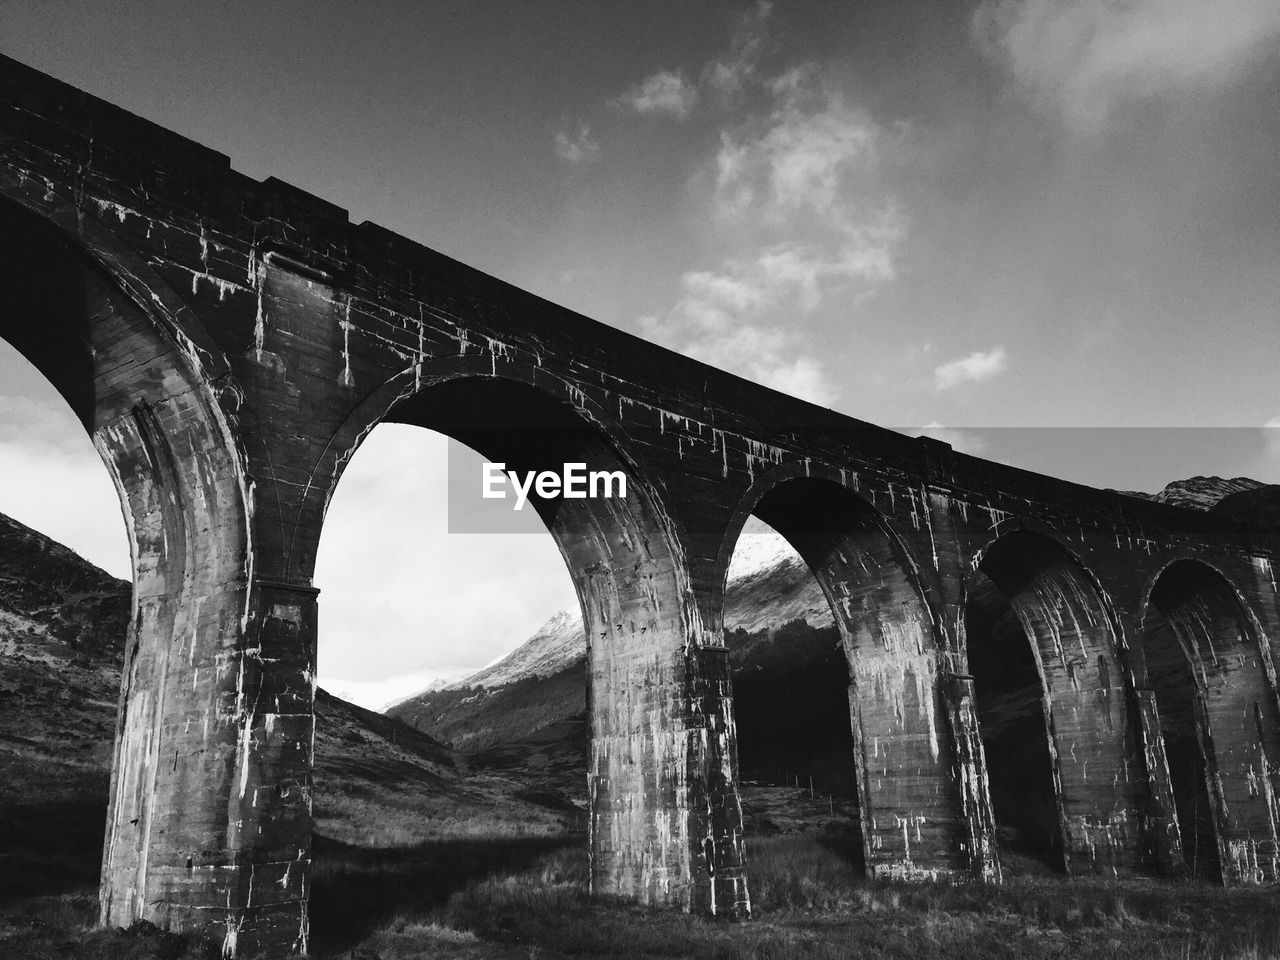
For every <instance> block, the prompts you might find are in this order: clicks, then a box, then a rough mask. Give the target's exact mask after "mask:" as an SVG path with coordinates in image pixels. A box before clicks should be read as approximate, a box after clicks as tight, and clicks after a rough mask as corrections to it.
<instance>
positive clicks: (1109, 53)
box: [973, 0, 1280, 134]
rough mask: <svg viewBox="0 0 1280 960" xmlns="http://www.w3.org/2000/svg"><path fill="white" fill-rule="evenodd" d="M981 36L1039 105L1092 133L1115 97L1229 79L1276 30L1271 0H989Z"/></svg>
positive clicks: (1278, 14)
mask: <svg viewBox="0 0 1280 960" xmlns="http://www.w3.org/2000/svg"><path fill="white" fill-rule="evenodd" d="M973 28H974V35H975V38H976V39H977V41H978V43H979V45H980V46H982V47H983V48H984V49H985V50H986V52H987V53H988V54H989V55H991V56H992V57H993V58H994V59H997V60H999V61H1000V62H1002V63H1003V64H1004V65H1005V66H1006V68H1007V69H1008V70H1009V72H1010V74H1011V75H1012V78H1013V80H1014V81H1015V83H1016V84H1017V85H1018V86H1019V87H1020V88H1021V89H1022V90H1023V91H1024V92H1025V93H1026V94H1027V95H1028V96H1029V97H1030V99H1031V100H1032V101H1033V102H1034V103H1035V104H1036V105H1037V107H1039V108H1040V109H1041V110H1043V111H1044V112H1047V113H1050V114H1057V115H1060V116H1061V117H1062V118H1063V119H1064V120H1065V122H1066V123H1067V124H1068V125H1069V126H1070V127H1071V128H1073V129H1075V130H1077V131H1078V132H1082V133H1087V134H1094V133H1097V132H1099V131H1100V130H1101V129H1102V128H1103V127H1104V126H1105V124H1106V122H1107V119H1108V117H1109V116H1110V114H1111V113H1112V111H1113V110H1114V109H1115V108H1116V107H1117V106H1119V105H1121V104H1124V103H1129V102H1134V101H1139V100H1143V99H1147V98H1150V97H1153V96H1157V95H1160V94H1163V93H1166V92H1169V91H1174V90H1179V89H1188V88H1191V87H1195V86H1208V87H1213V86H1220V85H1223V84H1227V83H1229V82H1231V81H1232V80H1233V79H1234V78H1235V77H1236V76H1238V75H1239V74H1240V72H1241V71H1242V70H1243V69H1244V68H1245V67H1246V66H1247V65H1248V64H1250V63H1251V62H1252V61H1254V60H1255V59H1256V58H1259V57H1261V56H1264V55H1266V54H1267V53H1269V52H1271V51H1274V49H1275V44H1276V40H1277V38H1278V37H1280V4H1277V3H1276V2H1275V0H1214V2H1212V3H1209V2H1205V0H1128V2H1123V3H1120V2H1116V0H998V2H997V0H988V2H985V3H983V4H982V6H980V7H979V8H978V10H977V12H976V13H975V15H974V20H973Z"/></svg>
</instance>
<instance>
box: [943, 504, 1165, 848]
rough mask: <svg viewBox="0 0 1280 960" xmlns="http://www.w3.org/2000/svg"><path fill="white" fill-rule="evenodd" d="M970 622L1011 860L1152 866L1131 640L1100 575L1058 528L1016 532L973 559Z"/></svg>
mask: <svg viewBox="0 0 1280 960" xmlns="http://www.w3.org/2000/svg"><path fill="white" fill-rule="evenodd" d="M964 622H965V651H966V656H967V659H968V664H969V670H970V673H971V674H972V675H973V677H974V683H975V687H976V694H977V702H978V716H979V725H980V729H981V735H982V740H983V744H984V748H985V754H986V759H987V773H988V778H989V783H990V791H991V798H992V805H993V808H994V811H995V816H996V823H997V826H998V828H999V830H998V836H999V838H1000V839H1001V842H1002V845H1003V847H1004V848H1005V849H1004V853H1003V854H1002V860H1003V861H1004V862H1006V863H1011V862H1012V860H1013V856H1014V855H1016V854H1019V853H1020V854H1022V855H1025V856H1029V857H1030V858H1031V859H1033V860H1039V861H1041V862H1042V863H1044V864H1045V865H1047V866H1049V867H1052V868H1055V869H1060V870H1065V871H1067V872H1070V873H1088V872H1107V873H1117V872H1130V871H1134V870H1147V869H1150V868H1151V867H1152V866H1153V864H1152V862H1151V857H1150V856H1149V855H1148V854H1146V853H1145V852H1144V851H1145V846H1144V844H1145V842H1146V841H1147V840H1148V839H1149V838H1147V837H1146V836H1145V833H1144V831H1145V821H1144V820H1143V817H1142V815H1141V812H1142V811H1143V810H1144V809H1145V807H1146V800H1147V796H1146V792H1145V785H1146V783H1147V774H1146V770H1145V768H1144V766H1143V764H1142V762H1141V758H1142V750H1141V748H1140V736H1139V732H1138V730H1137V729H1136V725H1135V724H1134V722H1133V710H1132V696H1131V691H1130V690H1129V687H1128V684H1127V682H1126V663H1125V662H1124V656H1123V653H1124V645H1123V642H1122V639H1121V634H1120V631H1119V627H1118V625H1117V621H1116V618H1115V615H1114V612H1113V608H1112V604H1111V601H1110V599H1109V598H1108V597H1107V595H1106V594H1105V592H1104V591H1103V590H1102V588H1101V586H1100V585H1099V584H1098V582H1097V580H1096V578H1095V577H1094V576H1093V575H1092V574H1091V573H1090V572H1089V570H1088V569H1087V568H1086V567H1085V566H1084V564H1083V563H1081V561H1080V560H1079V559H1078V558H1077V557H1075V555H1074V554H1073V553H1072V552H1071V551H1070V550H1069V549H1068V548H1067V547H1066V546H1065V545H1064V544H1063V542H1062V541H1061V539H1060V538H1058V537H1056V536H1054V535H1053V534H1052V533H1050V532H1046V531H1043V530H1039V529H1031V528H1021V527H1020V528H1017V529H1013V530H1010V531H1009V532H1007V533H1004V534H1001V535H999V536H998V537H996V538H995V539H994V540H993V541H992V542H990V543H989V544H987V545H986V546H985V547H983V548H982V549H981V550H979V551H978V552H977V553H976V554H975V557H974V560H973V562H972V563H971V564H970V571H969V573H968V575H967V577H966V583H965V603H964Z"/></svg>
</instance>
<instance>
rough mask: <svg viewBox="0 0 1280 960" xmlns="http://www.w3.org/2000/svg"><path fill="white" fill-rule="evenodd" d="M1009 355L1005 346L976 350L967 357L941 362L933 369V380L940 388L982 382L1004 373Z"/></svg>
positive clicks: (947, 388)
mask: <svg viewBox="0 0 1280 960" xmlns="http://www.w3.org/2000/svg"><path fill="white" fill-rule="evenodd" d="M1008 367H1009V356H1008V354H1007V353H1005V349H1004V347H993V348H992V349H990V350H975V351H974V352H973V353H971V354H969V355H968V356H966V357H960V358H959V359H957V360H951V361H949V362H948V363H944V364H940V365H939V366H937V367H935V368H934V370H933V382H934V386H936V387H937V388H938V389H939V390H950V389H952V388H953V387H958V386H961V385H962V384H966V383H981V382H982V381H984V380H990V379H991V378H992V377H995V376H998V375H1000V374H1001V373H1004V371H1005V370H1007V369H1008Z"/></svg>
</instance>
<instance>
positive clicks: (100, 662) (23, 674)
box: [0, 514, 580, 893]
mask: <svg viewBox="0 0 1280 960" xmlns="http://www.w3.org/2000/svg"><path fill="white" fill-rule="evenodd" d="M131 593H132V588H131V586H130V584H129V583H127V582H126V581H123V580H118V579H116V578H115V577H112V576H110V575H109V574H107V573H105V572H103V571H102V570H99V569H98V568H96V567H94V566H93V565H92V564H90V563H88V562H87V561H86V560H84V559H82V558H81V557H79V556H78V555H77V554H75V553H74V552H72V551H71V550H69V549H67V548H66V547H64V546H62V545H60V544H58V543H55V542H54V541H52V540H50V539H49V538H48V537H45V536H43V535H42V534H40V533H38V532H36V531H35V530H32V529H31V528H29V527H26V526H24V525H23V524H21V523H18V522H17V521H15V520H13V519H11V518H9V517H6V516H4V515H3V514H0V838H3V839H0V893H2V892H4V891H5V890H6V889H7V888H8V886H9V885H13V886H14V887H15V888H16V887H22V888H23V889H27V888H29V887H30V886H31V885H32V884H35V886H36V887H39V886H40V884H41V883H42V882H45V881H44V880H42V879H41V878H42V877H44V878H47V882H48V883H51V884H66V883H92V882H93V881H94V879H95V878H96V876H97V870H98V865H99V860H100V858H101V854H102V830H103V825H104V823H105V820H106V804H107V791H108V783H109V779H110V770H111V753H112V739H113V737H114V733H115V723H116V711H117V704H118V698H119V693H120V670H121V664H122V662H123V657H124V641H125V637H126V634H127V631H128V625H129V619H130V614H131V607H132V597H131ZM461 759H462V758H461V757H460V755H459V754H458V753H457V752H456V751H455V750H453V749H452V748H450V747H447V746H445V745H444V744H442V743H440V742H439V740H437V739H435V738H434V737H432V736H430V735H429V734H428V733H425V732H423V731H422V730H419V729H415V728H413V727H409V726H406V725H405V724H403V723H400V722H398V721H397V720H395V719H394V718H392V717H388V716H385V715H383V714H379V713H374V712H373V711H370V710H365V709H363V708H361V707H358V706H356V705H355V704H352V703H348V702H346V701H345V700H341V699H339V698H337V697H333V696H331V695H329V694H328V693H326V692H325V691H324V690H317V691H316V736H315V775H314V791H313V796H314V804H315V805H314V813H315V823H316V830H317V832H318V833H320V834H322V835H324V836H325V837H328V838H330V839H333V840H338V841H341V842H343V843H346V844H358V845H376V846H390V845H400V844H409V843H416V842H420V841H425V840H430V839H437V838H445V837H455V836H476V835H491V836H500V835H503V834H506V835H530V834H556V833H563V832H565V831H568V830H574V829H577V828H578V827H579V826H580V815H579V813H578V811H577V810H576V809H575V808H574V807H573V806H572V805H571V804H570V803H569V802H568V801H567V799H566V798H564V797H563V796H560V795H557V794H554V793H550V792H548V791H547V790H545V789H541V790H531V789H530V787H529V784H527V783H525V782H524V781H521V780H518V779H513V778H512V777H511V776H510V775H509V774H507V773H502V772H499V773H492V774H490V773H483V772H482V773H481V774H480V775H476V774H474V773H473V772H471V771H470V770H468V768H467V766H466V764H465V763H463V762H461Z"/></svg>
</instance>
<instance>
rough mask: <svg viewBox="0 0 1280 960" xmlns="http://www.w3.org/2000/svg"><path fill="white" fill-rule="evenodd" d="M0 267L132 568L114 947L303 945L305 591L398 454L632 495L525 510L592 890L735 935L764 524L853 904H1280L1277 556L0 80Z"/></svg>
mask: <svg viewBox="0 0 1280 960" xmlns="http://www.w3.org/2000/svg"><path fill="white" fill-rule="evenodd" d="M0 238H2V242H3V252H2V254H0V283H2V284H3V290H4V293H5V297H4V304H3V308H2V309H0V337H3V338H4V339H5V340H6V341H8V342H9V343H10V344H12V345H13V346H14V347H15V348H16V349H17V350H19V351H20V352H21V353H22V354H23V355H24V356H25V357H27V358H28V359H29V360H30V361H31V362H32V364H34V365H35V366H36V367H37V368H38V369H39V370H40V371H42V372H43V374H44V376H46V377H47V378H48V379H49V381H50V382H51V383H52V384H53V385H54V386H55V387H56V388H57V389H58V390H59V391H60V393H61V394H62V396H63V397H65V398H66V400H67V401H68V403H69V404H70V405H71V407H72V408H73V409H74V411H75V413H76V414H77V415H78V417H79V419H80V420H81V422H82V423H83V424H84V427H85V429H86V430H87V431H88V432H89V433H90V434H91V436H92V438H93V441H94V443H95V445H96V447H97V449H98V451H99V452H100V454H101V456H102V459H103V460H104V461H105V463H106V464H107V466H108V468H109V469H110V472H111V474H112V477H113V479H114V481H115V485H116V487H117V489H118V491H119V494H120V498H121V502H122V505H123V509H124V513H125V516H126V520H127V524H128V528H129V535H130V541H131V548H132V557H133V569H134V608H133V621H132V627H131V634H130V637H129V641H128V644H127V655H126V663H125V673H124V680H123V686H122V691H121V698H120V713H119V721H118V724H117V736H116V745H115V760H114V768H113V774H112V779H111V796H110V810H109V815H108V825H107V837H106V842H105V846H104V851H103V858H102V875H101V920H102V922H103V923H104V924H111V925H127V924H129V923H130V922H132V921H134V920H135V919H139V918H145V919H147V920H150V921H152V922H154V923H156V924H157V925H160V926H162V927H167V928H170V929H173V930H178V931H189V932H192V933H195V934H197V935H200V936H205V937H210V938H213V939H215V940H216V941H217V942H219V943H221V944H222V948H223V953H224V955H225V956H229V957H230V956H237V955H247V954H250V953H253V952H255V951H268V952H271V953H278V954H282V955H283V954H287V953H291V952H294V953H305V952H306V951H307V937H308V921H307V903H308V884H309V874H310V859H311V768H312V756H311V751H312V734H313V727H314V722H315V720H314V712H313V697H314V692H315V669H316V664H315V653H316V635H317V630H318V629H322V628H323V620H322V618H320V617H318V615H317V591H316V590H315V589H314V588H313V587H312V583H311V577H312V569H313V564H314V560H315V555H316V545H317V542H318V540H319V537H320V532H321V528H322V526H323V523H324V516H325V506H326V504H327V503H328V501H329V498H330V496H331V495H332V493H333V491H334V487H335V485H336V484H337V483H338V482H339V480H340V479H341V477H342V472H343V467H344V465H345V464H346V463H347V462H348V461H349V459H350V458H351V456H352V454H353V453H354V452H355V451H356V450H357V448H358V447H359V446H360V443H361V440H362V438H363V437H365V436H366V435H367V434H368V433H369V431H370V430H371V429H372V428H373V427H374V426H376V425H377V424H379V423H382V422H384V421H393V422H399V423H411V424H419V425H422V426H424V427H429V428H432V429H435V430H438V431H441V432H443V433H446V434H448V435H450V436H453V437H455V438H458V439H459V440H461V441H463V442H465V443H468V444H470V445H471V446H473V447H475V448H476V449H478V450H479V452H480V453H481V454H483V455H484V456H485V457H487V458H488V459H490V460H495V461H497V460H501V461H505V462H506V463H507V464H508V465H509V466H510V467H511V468H513V469H516V468H518V469H522V470H527V469H548V468H552V467H553V465H554V467H555V468H557V469H558V467H559V465H560V464H562V463H563V462H565V461H582V462H585V463H586V464H588V466H589V468H590V469H608V470H622V471H625V474H626V476H627V478H628V496H627V497H626V499H625V500H618V499H613V500H604V499H596V500H591V499H587V500H572V501H570V500H555V501H541V502H539V503H538V507H539V512H540V514H541V515H542V518H543V519H544V520H545V523H546V526H547V528H548V529H549V531H550V532H551V535H552V536H553V537H555V539H556V542H557V543H558V545H559V548H560V550H561V552H562V554H563V556H564V560H565V563H566V564H567V566H568V568H569V571H570V573H571V575H572V577H573V580H574V583H575V585H576V589H577V592H578V596H579V599H580V601H581V605H582V611H583V618H584V622H585V624H586V625H587V629H588V637H589V646H590V654H589V669H588V674H589V694H588V701H589V713H590V716H591V737H592V745H591V759H590V769H589V772H588V781H589V788H590V789H589V792H590V798H591V809H590V817H589V820H590V844H591V863H592V867H591V884H592V888H593V891H594V892H596V893H600V894H609V895H620V896H623V897H629V898H633V899H635V900H638V901H641V902H645V903H653V904H669V905H675V906H678V907H681V908H683V909H686V910H697V911H704V912H708V913H715V914H719V915H730V916H742V915H746V914H748V913H749V911H750V898H749V893H748V880H747V878H748V876H749V871H750V860H749V859H748V858H746V857H745V856H744V850H743V841H742V814H741V808H740V805H739V801H738V794H737V786H736V782H735V780H736V744H735V728H734V716H733V698H732V693H731V690H730V683H729V676H728V669H727V665H726V654H725V648H724V638H723V623H722V598H723V591H724V583H725V577H726V568H727V565H728V562H729V558H730V556H731V554H732V552H733V548H734V542H735V539H736V537H737V534H738V532H739V530H740V529H741V528H742V525H743V523H744V522H745V520H746V519H747V517H748V516H750V515H752V514H754V515H757V516H759V517H760V518H762V519H764V520H765V521H766V522H768V523H769V524H770V525H772V526H773V527H774V528H775V529H777V530H778V531H779V532H781V533H782V534H783V535H784V536H786V537H787V538H788V540H789V541H790V542H791V543H792V544H793V545H794V546H795V547H796V549H797V550H798V552H799V553H800V554H801V556H803V557H804V559H805V560H806V561H807V563H808V565H809V566H810V568H811V569H812V570H813V572H814V574H815V575H816V576H817V578H818V580H819V582H820V583H821V586H822V589H823V590H824V592H825V594H826V596H827V597H828V599H829V600H830V603H831V606H832V609H833V612H834V613H835V615H836V621H837V623H838V625H839V629H840V633H841V636H842V638H843V644H844V649H845V651H846V654H847V657H848V663H849V674H850V677H851V683H850V685H849V716H850V722H851V725H852V730H853V735H854V745H855V750H854V756H852V757H851V758H850V762H851V763H852V764H854V765H855V769H856V771H857V774H858V776H857V780H858V783H859V785H860V786H859V797H858V801H859V803H858V808H859V815H858V816H859V821H860V827H861V836H862V840H863V846H864V850H865V855H866V861H867V864H868V869H869V870H870V871H873V872H874V873H875V874H877V875H886V876H895V877H906V878H917V877H920V878H924V877H972V878H974V879H976V880H979V881H998V880H999V878H1000V875H1001V870H1000V852H1001V851H1000V846H1001V843H1002V842H1003V840H1002V838H1004V837H1006V836H1012V835H1015V834H1017V833H1019V832H1021V833H1023V834H1032V835H1035V836H1037V837H1038V838H1039V840H1040V841H1041V842H1042V843H1043V844H1044V845H1045V846H1046V848H1047V849H1049V850H1050V851H1051V854H1052V856H1053V857H1054V858H1055V859H1056V861H1057V862H1058V864H1059V865H1060V866H1061V867H1062V868H1063V869H1065V870H1066V871H1068V872H1069V873H1072V874H1088V873H1093V872H1097V873H1102V874H1106V875H1108V876H1111V875H1115V874H1173V875H1176V874H1186V873H1188V872H1191V873H1193V874H1196V875H1199V876H1203V877H1207V878H1210V879H1214V880H1216V881H1218V882H1224V883H1231V884H1237V883H1239V884H1245V883H1274V882H1276V881H1280V839H1278V835H1277V830H1278V829H1280V826H1278V822H1280V802H1278V801H1277V794H1278V793H1280V776H1278V775H1277V772H1276V767H1277V765H1278V764H1280V701H1278V699H1277V686H1276V673H1275V667H1274V661H1275V659H1276V658H1277V656H1280V604H1278V601H1277V593H1276V581H1275V573H1274V567H1273V564H1274V562H1275V560H1276V553H1277V546H1278V545H1280V535H1278V534H1277V532H1276V531H1275V530H1267V529H1258V528H1253V527H1249V526H1245V525H1241V524H1238V523H1235V522H1232V521H1227V520H1223V519H1219V518H1216V517H1214V516H1211V515H1201V514H1198V513H1195V512H1192V511H1188V510H1182V509H1179V508H1176V507H1171V506H1166V505H1163V504H1158V503H1152V502H1147V501H1142V500H1139V499H1136V498H1130V497H1126V496H1123V495H1120V494H1117V493H1113V492H1108V491H1099V490H1093V489H1089V488H1086V487H1082V486H1078V485H1075V484H1071V483H1067V482H1063V481H1059V480H1055V479H1051V478H1048V477H1044V476H1039V475H1035V474H1032V473H1028V472H1025V471H1021V470H1017V469H1014V468H1010V467H1007V466H1002V465H998V464H995V463H990V462H987V461H984V460H981V459H978V458H975V457H971V456H966V455H963V454H960V453H958V452H955V451H953V450H952V449H951V448H950V447H948V446H947V445H946V444H944V443H940V442H937V441H934V440H930V439H923V438H922V439H913V438H908V437H905V436H902V435H900V434H897V433H894V432H891V431H889V430H885V429H881V428H879V427H876V426H873V425H871V424H868V423H863V422H860V421H857V420H854V419H851V418H849V417H845V416H842V415H839V414H836V413H833V412H832V411H830V410H825V409H821V408H818V407H816V406H812V405H810V404H807V403H804V402H801V401H799V400H796V399H793V398H791V397H787V396H784V395H781V394H779V393H776V392H773V391H771V390H768V389H765V388H763V387H760V386H757V385H755V384H752V383H748V382H746V381H744V380H741V379H739V378H737V377H734V376H731V375H729V374H727V373H724V372H722V371H720V370H717V369H714V368H712V367H709V366H706V365H703V364H700V363H697V362H695V361H693V360H689V359H687V358H684V357H681V356H678V355H675V354H673V353H671V352H669V351H667V350H665V349H662V348H660V347H658V346H655V345H653V344H650V343H647V342H644V341H642V340H639V339H637V338H635V337H632V336H629V335H627V334H625V333H622V332H620V331H618V330H614V329H611V328H609V327H606V326H604V325H602V324H599V323H596V322H594V321H592V320H589V319H587V318H584V317H582V316H579V315H576V314H574V313H572V312H570V311H567V310H565V309H562V308H560V307H557V306H556V305H554V304H552V303H548V302H547V301H545V300H541V299H539V298H538V297H535V296H533V295H530V294H528V293H525V292H523V291H521V290H518V289H515V288H513V287H511V286H509V285H507V284H505V283H502V282H500V281H498V280H495V279H493V278H491V277H488V276H485V275H483V274H481V273H479V272H477V271H476V270H473V269H471V268H469V267H467V266H465V265H463V264H461V263H457V262H455V261H453V260H450V259H449V258H447V257H445V256H442V255H441V254H438V253H435V252H433V251H431V250H428V249H425V248H423V247H421V246H418V245H416V244H414V243H412V242H410V241H408V240H406V239H404V238H402V237H399V236H396V235H394V234H392V233H390V232H388V231H386V230H384V229H382V228H380V227H378V226H377V225H375V224H372V223H361V224H358V225H354V224H352V223H350V222H349V220H348V218H347V214H346V212H345V211H344V210H341V209H339V208H338V207H336V206H334V205H332V204H330V203H327V202H325V201H324V200H321V199H318V198H316V197H314V196H310V195H308V194H306V193H304V192H302V191H300V190H298V189H296V188H294V187H292V186H290V185H289V184H286V183H282V182H280V181H278V180H275V179H267V180H265V181H263V182H257V181H254V180H252V179H249V178H247V177H245V176H243V175H241V174H239V173H237V172H236V171H234V170H233V169H232V168H231V166H230V163H229V161H228V158H227V157H226V156H224V155H222V154H219V153H216V152H214V151H213V150H209V149H207V148H205V147H203V146H200V145H198V144H195V143H193V142H191V141H188V140H186V139H184V138H182V137H181V136H178V135H176V134H174V133H171V132H169V131H167V130H165V129H162V128H160V127H158V126H156V125H154V124H152V123H149V122H147V121H145V120H142V119H139V118H138V117H135V116H132V115H130V114H128V113H126V112H124V111H123V110H121V109H119V108H116V107H113V106H111V105H109V104H106V103H104V102H102V101H100V100H97V99H95V98H93V97H90V96H88V95H86V94H84V93H81V92H79V91H77V90H75V89H73V88H71V87H68V86H66V85H65V84H63V83H60V82H58V81H56V80H54V79H52V78H50V77H47V76H44V75H42V74H40V73H38V72H35V71H33V70H31V69H30V68H27V67H25V66H23V65H21V64H19V63H16V62H14V61H12V60H8V59H3V58H0ZM984 699H985V700H987V701H988V703H987V704H986V706H984ZM992 705H994V706H992ZM988 707H989V709H988Z"/></svg>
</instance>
